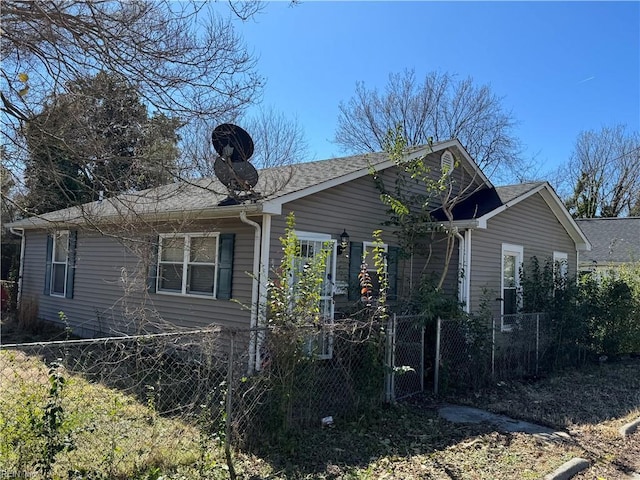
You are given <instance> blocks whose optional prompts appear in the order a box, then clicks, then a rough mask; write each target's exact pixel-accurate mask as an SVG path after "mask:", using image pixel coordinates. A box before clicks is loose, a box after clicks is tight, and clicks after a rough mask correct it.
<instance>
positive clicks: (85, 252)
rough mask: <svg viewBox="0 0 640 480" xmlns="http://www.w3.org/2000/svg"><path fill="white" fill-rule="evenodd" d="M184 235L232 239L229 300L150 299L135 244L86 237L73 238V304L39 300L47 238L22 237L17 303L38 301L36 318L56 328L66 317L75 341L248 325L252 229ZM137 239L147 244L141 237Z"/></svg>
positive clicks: (209, 227)
mask: <svg viewBox="0 0 640 480" xmlns="http://www.w3.org/2000/svg"><path fill="white" fill-rule="evenodd" d="M165 230H166V231H170V230H168V229H165ZM182 231H183V232H184V233H190V232H191V233H193V232H200V231H208V232H220V233H235V234H236V235H235V243H234V264H233V285H232V297H233V299H234V300H235V301H229V300H215V299H211V298H199V297H195V296H181V295H164V294H161V293H148V292H147V289H146V287H147V281H148V272H149V263H148V260H146V259H145V257H146V258H147V259H148V258H149V257H148V256H147V255H145V254H144V249H143V248H141V247H140V245H141V244H140V243H138V242H135V243H134V244H130V243H128V242H127V241H123V240H122V239H119V238H117V237H112V236H103V235H100V234H98V233H96V232H91V231H85V230H80V231H79V232H78V244H77V248H76V272H75V287H74V296H73V298H72V299H66V298H60V297H54V296H49V295H44V294H43V291H44V285H45V278H44V276H45V273H44V265H45V263H46V258H45V257H46V232H44V231H42V232H33V231H27V232H25V234H26V244H25V260H24V273H23V284H22V288H23V290H22V292H23V301H35V302H38V305H39V316H40V318H42V319H44V320H47V321H54V322H57V321H59V312H64V314H65V316H66V317H67V319H68V322H69V324H70V326H71V327H72V329H73V331H74V333H76V334H78V335H81V336H94V335H111V334H117V333H131V332H135V331H137V330H139V329H145V330H147V331H154V330H157V329H162V328H166V327H167V326H180V327H200V326H204V325H209V324H212V323H215V324H223V325H232V326H248V325H249V311H248V310H247V309H243V305H246V306H250V302H251V282H252V278H251V275H250V274H251V272H252V268H253V244H254V230H253V228H251V227H250V226H248V225H245V224H242V223H240V222H239V221H235V222H234V221H228V220H227V221H221V222H216V223H215V224H211V223H209V224H191V225H189V226H188V227H186V229H185V230H182ZM141 238H152V237H151V236H150V235H148V234H147V235H142V236H141ZM153 238H155V236H153ZM132 245H134V246H133V247H132Z"/></svg>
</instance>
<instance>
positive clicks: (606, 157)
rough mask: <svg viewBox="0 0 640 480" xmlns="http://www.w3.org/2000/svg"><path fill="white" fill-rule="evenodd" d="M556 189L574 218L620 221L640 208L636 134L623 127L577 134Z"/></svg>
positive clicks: (639, 139)
mask: <svg viewBox="0 0 640 480" xmlns="http://www.w3.org/2000/svg"><path fill="white" fill-rule="evenodd" d="M562 171H563V175H562V177H561V178H563V181H562V184H560V186H559V187H560V189H564V190H565V191H570V192H572V193H571V194H569V195H567V197H566V200H565V203H566V205H567V207H568V208H569V211H570V212H571V214H572V215H573V216H574V217H576V218H593V217H620V216H626V215H629V214H630V212H634V211H638V209H639V208H640V205H639V202H640V134H639V133H638V132H630V131H629V130H628V129H627V127H626V126H625V125H617V126H614V127H603V128H601V129H600V130H598V131H596V130H589V131H584V132H581V133H580V134H579V135H578V138H577V139H576V143H575V147H574V150H573V153H572V154H571V157H570V159H569V162H568V163H567V165H565V166H564V167H563V168H562Z"/></svg>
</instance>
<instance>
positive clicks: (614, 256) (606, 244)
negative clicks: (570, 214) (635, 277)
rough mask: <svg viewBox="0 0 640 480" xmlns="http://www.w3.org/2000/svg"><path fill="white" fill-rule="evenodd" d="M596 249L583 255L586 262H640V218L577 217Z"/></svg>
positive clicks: (585, 263)
mask: <svg viewBox="0 0 640 480" xmlns="http://www.w3.org/2000/svg"><path fill="white" fill-rule="evenodd" d="M576 223H577V224H578V225H579V226H580V228H581V229H582V231H583V232H584V233H585V235H586V236H587V238H588V239H589V242H591V245H592V249H591V251H590V252H584V253H581V254H580V263H581V264H583V265H589V266H591V265H593V264H594V263H595V264H599V265H611V264H620V263H628V262H632V261H640V217H627V218H584V219H579V220H576Z"/></svg>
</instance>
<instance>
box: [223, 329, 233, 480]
mask: <svg viewBox="0 0 640 480" xmlns="http://www.w3.org/2000/svg"><path fill="white" fill-rule="evenodd" d="M235 336H236V332H235V331H232V332H231V342H230V345H229V367H228V368H227V398H226V400H227V402H226V412H227V415H226V417H227V418H226V419H225V435H224V454H225V457H226V460H227V467H228V468H229V478H230V479H231V480H235V478H236V471H235V468H234V466H233V458H232V457H231V424H232V418H231V413H232V412H231V410H232V408H231V407H232V404H231V397H232V395H233V387H232V385H233V356H234V355H235V352H234V350H235Z"/></svg>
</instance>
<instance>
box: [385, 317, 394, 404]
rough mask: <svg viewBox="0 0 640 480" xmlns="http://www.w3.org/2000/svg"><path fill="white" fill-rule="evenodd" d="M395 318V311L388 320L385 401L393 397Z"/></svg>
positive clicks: (388, 401) (389, 400)
mask: <svg viewBox="0 0 640 480" xmlns="http://www.w3.org/2000/svg"><path fill="white" fill-rule="evenodd" d="M394 319H395V313H394V314H393V317H392V318H389V319H388V320H387V341H386V350H385V362H384V363H385V369H384V401H385V402H387V403H390V402H391V401H392V399H393V393H392V389H393V378H392V372H393V361H394V359H393V338H394V337H395V334H396V333H395V331H394V328H393V327H394V323H395V322H394Z"/></svg>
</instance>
